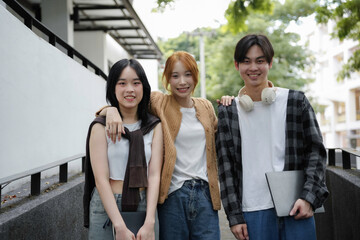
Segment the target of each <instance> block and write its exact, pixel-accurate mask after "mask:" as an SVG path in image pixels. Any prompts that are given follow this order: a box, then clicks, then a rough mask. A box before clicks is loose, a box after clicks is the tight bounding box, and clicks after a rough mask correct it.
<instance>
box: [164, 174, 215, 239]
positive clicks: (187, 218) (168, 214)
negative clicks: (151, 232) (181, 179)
mask: <svg viewBox="0 0 360 240" xmlns="http://www.w3.org/2000/svg"><path fill="white" fill-rule="evenodd" d="M158 214H159V225H160V229H159V231H160V232H159V233H160V240H190V239H193V240H201V239H203V240H209V239H211V240H217V239H220V227H219V217H218V212H217V211H214V210H213V208H212V203H211V198H210V191H209V185H208V183H207V182H206V181H203V180H195V179H192V180H187V181H185V183H184V184H183V186H182V187H181V188H180V189H178V190H176V191H174V192H172V193H171V194H170V195H169V196H168V198H167V199H166V200H165V202H164V203H163V204H159V205H158Z"/></svg>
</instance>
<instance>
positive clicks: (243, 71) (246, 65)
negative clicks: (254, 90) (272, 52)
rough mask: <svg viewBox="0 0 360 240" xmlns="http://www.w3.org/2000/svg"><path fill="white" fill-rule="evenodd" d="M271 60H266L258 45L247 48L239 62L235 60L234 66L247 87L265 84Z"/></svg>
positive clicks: (264, 85)
mask: <svg viewBox="0 0 360 240" xmlns="http://www.w3.org/2000/svg"><path fill="white" fill-rule="evenodd" d="M271 66H272V61H271V62H270V63H269V62H267V61H266V57H265V55H264V52H263V51H262V49H261V48H260V47H259V46H258V45H253V46H252V47H250V48H249V50H248V51H247V53H246V56H245V58H244V59H243V60H242V61H241V62H236V61H235V68H236V70H237V71H238V72H239V73H240V76H241V78H242V79H243V80H244V83H245V86H247V87H258V86H263V87H264V88H265V87H266V86H267V84H268V83H267V82H268V77H267V76H268V73H269V70H270V68H271Z"/></svg>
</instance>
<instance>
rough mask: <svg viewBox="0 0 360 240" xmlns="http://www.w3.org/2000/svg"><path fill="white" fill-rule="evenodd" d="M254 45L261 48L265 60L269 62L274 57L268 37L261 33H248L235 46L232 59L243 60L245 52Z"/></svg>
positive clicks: (238, 61)
mask: <svg viewBox="0 0 360 240" xmlns="http://www.w3.org/2000/svg"><path fill="white" fill-rule="evenodd" d="M254 45H258V46H259V47H260V48H261V50H262V51H263V52H264V55H265V59H266V61H267V62H268V63H270V62H271V60H272V58H273V57H274V49H273V47H272V45H271V43H270V41H269V39H268V38H267V37H266V36H265V35H261V34H249V35H246V36H245V37H243V38H241V39H240V40H239V42H238V43H237V44H236V47H235V53H234V60H235V61H236V62H237V63H240V62H242V61H244V59H245V57H246V54H247V52H248V51H249V49H250V48H251V47H252V46H254Z"/></svg>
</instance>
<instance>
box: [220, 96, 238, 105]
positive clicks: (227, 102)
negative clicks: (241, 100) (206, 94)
mask: <svg viewBox="0 0 360 240" xmlns="http://www.w3.org/2000/svg"><path fill="white" fill-rule="evenodd" d="M234 98H235V97H234V96H228V95H226V96H222V97H221V100H219V99H216V102H217V104H218V106H219V105H220V104H222V105H224V106H229V105H231V103H232V101H233V100H234Z"/></svg>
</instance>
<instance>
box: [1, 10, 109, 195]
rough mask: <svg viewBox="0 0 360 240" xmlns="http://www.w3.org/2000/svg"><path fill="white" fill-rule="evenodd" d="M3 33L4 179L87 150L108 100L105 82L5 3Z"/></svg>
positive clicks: (2, 173)
mask: <svg viewBox="0 0 360 240" xmlns="http://www.w3.org/2000/svg"><path fill="white" fill-rule="evenodd" d="M0 32H1V36H2V37H1V38H0V64H1V71H0V84H1V88H0V111H1V113H2V117H1V119H0V133H1V138H0V178H2V177H6V176H9V175H12V174H16V173H19V172H23V171H26V170H29V169H32V168H36V167H39V166H42V165H45V164H48V163H51V162H54V161H57V160H60V159H63V158H66V157H69V156H72V155H75V154H79V153H84V152H85V139H86V134H87V129H88V126H89V123H90V122H91V120H92V119H93V118H94V113H95V111H96V110H97V109H98V108H99V107H101V106H103V105H105V104H106V101H105V85H106V81H105V80H104V79H103V78H101V77H99V76H97V75H95V74H94V73H92V72H91V71H89V70H88V69H86V68H85V67H83V66H82V65H81V64H80V63H78V62H77V61H75V60H73V59H71V58H69V57H68V56H67V55H66V54H64V53H63V52H61V51H60V50H58V49H57V48H54V47H53V46H51V45H50V44H49V43H47V42H46V41H45V40H43V39H42V38H40V37H38V36H37V35H36V34H34V33H33V32H32V31H31V30H30V29H28V28H27V27H26V26H25V25H24V24H23V23H22V22H20V21H19V20H18V19H17V18H15V17H14V16H13V15H12V14H11V13H9V12H8V11H7V10H6V9H5V8H4V7H3V6H0ZM77 168H78V169H77V170H78V171H79V170H80V169H81V164H78V166H77ZM54 173H55V174H56V173H58V170H57V169H54V171H53V173H49V174H54ZM15 187H16V186H14V188H15ZM11 189H12V185H9V186H7V187H6V188H4V189H3V190H2V193H5V192H6V191H9V190H11Z"/></svg>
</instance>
